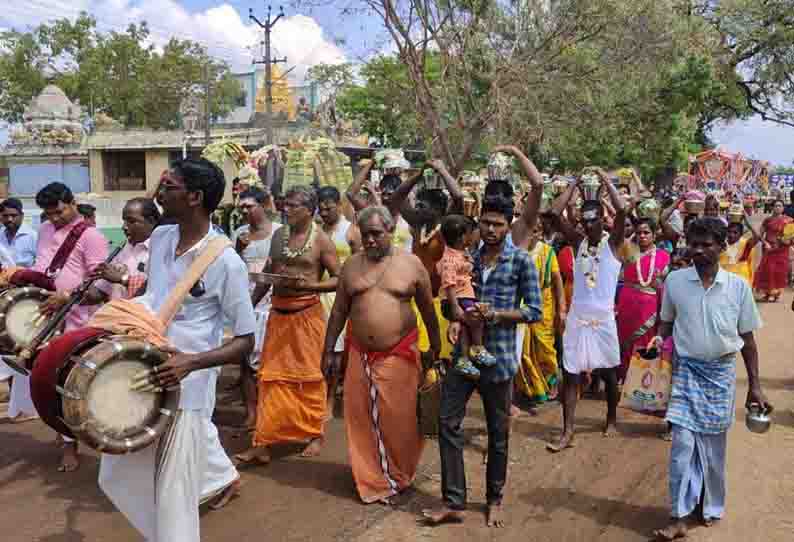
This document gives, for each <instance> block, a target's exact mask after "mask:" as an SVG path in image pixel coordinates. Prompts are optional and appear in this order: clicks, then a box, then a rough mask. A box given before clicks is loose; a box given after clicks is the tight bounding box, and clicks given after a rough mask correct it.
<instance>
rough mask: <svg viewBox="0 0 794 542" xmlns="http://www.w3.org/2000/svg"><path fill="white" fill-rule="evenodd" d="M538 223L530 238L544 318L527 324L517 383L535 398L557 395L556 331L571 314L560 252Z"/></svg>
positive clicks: (545, 399)
mask: <svg viewBox="0 0 794 542" xmlns="http://www.w3.org/2000/svg"><path fill="white" fill-rule="evenodd" d="M542 235H543V230H542V229H541V228H540V227H538V228H537V229H536V230H535V232H534V234H533V236H532V238H530V240H529V247H528V252H529V255H530V256H531V257H532V259H533V261H534V262H535V265H536V266H537V269H538V276H539V278H540V285H541V291H542V299H543V319H542V320H540V321H539V322H535V323H533V324H529V325H527V326H526V330H525V332H524V344H523V349H522V355H521V364H520V365H519V372H518V375H517V376H516V385H517V387H518V389H519V390H521V392H522V393H524V394H525V395H526V396H527V397H528V398H529V399H530V400H532V401H533V402H538V403H542V402H545V401H548V400H550V399H555V398H556V397H557V382H558V376H557V374H558V364H557V349H556V347H555V344H554V343H555V341H554V339H555V334H556V331H557V330H558V329H561V325H562V322H564V321H565V318H566V316H567V307H566V305H565V289H564V287H563V283H562V275H561V274H560V267H559V265H558V263H557V256H556V255H555V254H554V250H553V249H552V248H551V246H549V245H547V244H546V243H544V242H543V241H542Z"/></svg>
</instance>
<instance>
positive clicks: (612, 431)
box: [603, 422, 618, 438]
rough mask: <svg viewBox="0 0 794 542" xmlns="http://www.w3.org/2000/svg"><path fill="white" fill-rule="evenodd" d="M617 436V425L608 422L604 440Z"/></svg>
mask: <svg viewBox="0 0 794 542" xmlns="http://www.w3.org/2000/svg"><path fill="white" fill-rule="evenodd" d="M617 434H618V428H617V424H616V423H615V422H607V425H606V427H605V428H604V432H603V436H604V438H610V437H614V436H615V435H617Z"/></svg>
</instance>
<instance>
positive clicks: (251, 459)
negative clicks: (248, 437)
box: [232, 446, 270, 468]
mask: <svg viewBox="0 0 794 542" xmlns="http://www.w3.org/2000/svg"><path fill="white" fill-rule="evenodd" d="M232 463H234V466H235V467H240V468H242V467H248V466H256V465H267V464H268V463H270V451H269V450H268V449H267V446H260V447H257V448H251V449H250V450H248V451H246V452H242V453H239V454H235V455H234V458H233V460H232Z"/></svg>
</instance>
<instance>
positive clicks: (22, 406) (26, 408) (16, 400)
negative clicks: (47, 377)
mask: <svg viewBox="0 0 794 542" xmlns="http://www.w3.org/2000/svg"><path fill="white" fill-rule="evenodd" d="M9 377H12V378H13V380H12V382H11V393H10V395H9V398H8V417H9V418H16V417H17V416H36V415H37V412H36V407H35V406H34V405H33V399H32V398H31V397H30V377H29V376H22V375H21V374H20V373H18V372H16V371H15V370H13V369H12V368H11V367H9V366H8V365H6V363H5V362H0V380H5V379H6V378H9Z"/></svg>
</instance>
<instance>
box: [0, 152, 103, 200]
mask: <svg viewBox="0 0 794 542" xmlns="http://www.w3.org/2000/svg"><path fill="white" fill-rule="evenodd" d="M8 169H9V186H8V192H9V195H13V196H35V195H36V193H37V192H38V191H39V190H41V189H42V188H44V186H46V185H48V184H49V183H51V182H55V181H60V182H62V183H64V184H65V185H66V186H68V187H69V188H71V190H72V192H74V193H75V194H78V193H81V192H90V191H91V177H90V175H89V173H88V162H87V161H86V162H85V163H81V162H75V161H69V162H64V161H63V160H60V161H57V162H56V161H54V162H51V163H48V164H47V163H34V164H13V163H12V164H9V168H8Z"/></svg>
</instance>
